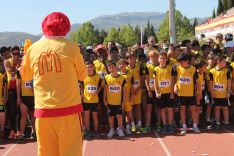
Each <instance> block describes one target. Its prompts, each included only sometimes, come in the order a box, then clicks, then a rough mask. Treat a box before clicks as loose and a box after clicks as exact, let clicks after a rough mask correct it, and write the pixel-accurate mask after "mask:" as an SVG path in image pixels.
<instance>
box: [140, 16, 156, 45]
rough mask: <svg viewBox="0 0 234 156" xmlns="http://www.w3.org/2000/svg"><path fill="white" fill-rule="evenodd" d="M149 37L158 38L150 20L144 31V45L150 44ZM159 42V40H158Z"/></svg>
mask: <svg viewBox="0 0 234 156" xmlns="http://www.w3.org/2000/svg"><path fill="white" fill-rule="evenodd" d="M149 36H154V37H155V38H156V34H155V31H154V26H153V25H152V24H150V22H149V20H148V23H147V26H146V28H145V30H144V36H143V43H147V42H148V37H149ZM156 41H157V39H156Z"/></svg>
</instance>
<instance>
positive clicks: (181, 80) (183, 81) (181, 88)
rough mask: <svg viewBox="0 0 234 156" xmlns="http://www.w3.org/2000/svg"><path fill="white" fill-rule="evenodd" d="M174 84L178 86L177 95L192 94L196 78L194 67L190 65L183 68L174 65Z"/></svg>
mask: <svg viewBox="0 0 234 156" xmlns="http://www.w3.org/2000/svg"><path fill="white" fill-rule="evenodd" d="M176 76H177V79H176V85H177V87H178V95H179V96H194V92H195V86H194V83H195V80H197V79H198V74H197V72H196V68H195V67H193V66H190V67H188V68H183V67H181V66H178V67H176Z"/></svg>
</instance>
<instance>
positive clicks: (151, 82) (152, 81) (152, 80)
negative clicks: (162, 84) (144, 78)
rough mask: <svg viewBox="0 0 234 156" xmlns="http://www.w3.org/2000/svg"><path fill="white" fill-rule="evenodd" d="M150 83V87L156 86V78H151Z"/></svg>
mask: <svg viewBox="0 0 234 156" xmlns="http://www.w3.org/2000/svg"><path fill="white" fill-rule="evenodd" d="M149 85H150V87H154V79H150V81H149Z"/></svg>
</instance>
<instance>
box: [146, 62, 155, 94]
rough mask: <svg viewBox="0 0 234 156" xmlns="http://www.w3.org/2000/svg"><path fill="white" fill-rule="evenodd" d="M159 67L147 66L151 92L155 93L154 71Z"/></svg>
mask: <svg viewBox="0 0 234 156" xmlns="http://www.w3.org/2000/svg"><path fill="white" fill-rule="evenodd" d="M156 67H157V66H155V65H153V64H152V63H149V64H147V69H148V73H149V74H148V75H149V87H150V90H151V91H154V69H155V68H156Z"/></svg>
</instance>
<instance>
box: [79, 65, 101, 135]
mask: <svg viewBox="0 0 234 156" xmlns="http://www.w3.org/2000/svg"><path fill="white" fill-rule="evenodd" d="M85 64H86V68H87V72H88V75H87V77H86V78H85V80H84V82H83V88H82V89H83V109H84V126H85V128H86V133H85V138H86V139H90V138H91V137H92V136H93V137H94V138H95V137H97V136H98V110H99V98H98V93H99V92H100V91H101V89H102V87H101V84H102V79H101V77H100V76H99V75H98V74H96V72H95V67H94V64H93V62H91V61H88V62H86V63H85ZM90 112H92V117H93V123H94V130H95V132H94V133H93V134H92V135H91V132H90Z"/></svg>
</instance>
